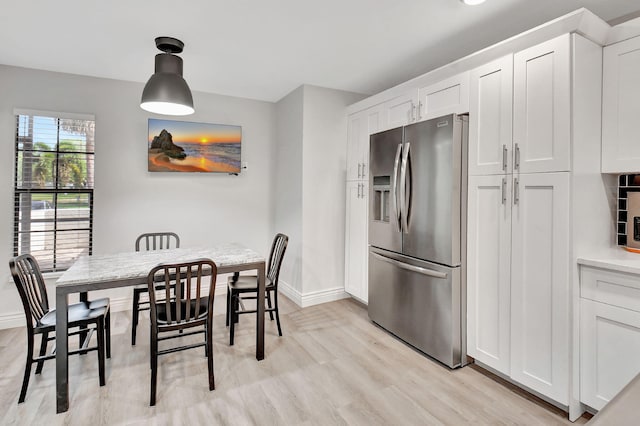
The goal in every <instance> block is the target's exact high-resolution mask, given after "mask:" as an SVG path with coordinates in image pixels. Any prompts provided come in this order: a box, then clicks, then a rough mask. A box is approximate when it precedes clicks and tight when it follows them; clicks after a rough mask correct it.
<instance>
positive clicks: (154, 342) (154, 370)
mask: <svg viewBox="0 0 640 426" xmlns="http://www.w3.org/2000/svg"><path fill="white" fill-rule="evenodd" d="M151 335H152V336H151V395H150V397H149V405H150V406H152V407H153V406H154V405H156V383H157V381H158V336H157V335H156V331H155V330H151Z"/></svg>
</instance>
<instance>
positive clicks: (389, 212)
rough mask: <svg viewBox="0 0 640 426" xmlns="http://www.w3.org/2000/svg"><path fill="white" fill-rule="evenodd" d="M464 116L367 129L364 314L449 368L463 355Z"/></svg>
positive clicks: (464, 350) (465, 138)
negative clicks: (366, 299) (366, 289)
mask: <svg viewBox="0 0 640 426" xmlns="http://www.w3.org/2000/svg"><path fill="white" fill-rule="evenodd" d="M467 134H468V126H467V117H466V116H457V115H454V114H452V115H447V116H443V117H439V118H435V119H433V120H428V121H424V122H420V123H415V124H411V125H408V126H404V127H399V128H396V129H391V130H387V131H384V132H380V133H376V134H374V135H371V144H370V159H369V164H370V173H369V179H370V182H369V188H370V190H369V191H370V193H369V195H370V197H369V200H370V204H369V306H368V311H369V318H370V319H371V320H372V321H374V322H375V323H377V324H378V325H380V326H382V327H383V328H385V329H387V330H388V331H390V332H391V333H393V334H394V335H396V336H397V337H399V338H401V339H402V340H404V341H406V342H407V343H409V344H411V345H412V346H414V347H416V348H417V349H419V350H420V351H422V352H424V353H425V354H427V355H429V356H431V357H433V358H435V359H437V360H438V361H440V362H442V363H443V364H446V365H447V366H449V367H450V368H454V367H459V366H462V365H464V363H465V362H464V360H465V359H466V335H465V331H466V288H465V279H464V277H465V267H464V260H465V250H464V247H465V243H466V241H465V234H466V192H467V162H466V145H467Z"/></svg>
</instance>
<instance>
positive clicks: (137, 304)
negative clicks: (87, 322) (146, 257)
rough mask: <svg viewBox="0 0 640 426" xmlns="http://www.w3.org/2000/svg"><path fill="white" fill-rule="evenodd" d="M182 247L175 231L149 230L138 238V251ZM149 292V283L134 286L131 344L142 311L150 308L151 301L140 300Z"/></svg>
mask: <svg viewBox="0 0 640 426" xmlns="http://www.w3.org/2000/svg"><path fill="white" fill-rule="evenodd" d="M172 248H180V237H178V234H176V233H174V232H149V233H146V234H142V235H140V236H139V237H138V238H136V251H141V250H143V251H151V250H166V249H172ZM147 292H148V288H147V285H146V284H144V285H140V286H136V287H134V288H133V308H132V321H131V345H134V346H135V344H136V330H137V328H138V321H139V319H140V311H148V310H149V301H148V300H140V299H141V296H142V295H143V294H144V293H147Z"/></svg>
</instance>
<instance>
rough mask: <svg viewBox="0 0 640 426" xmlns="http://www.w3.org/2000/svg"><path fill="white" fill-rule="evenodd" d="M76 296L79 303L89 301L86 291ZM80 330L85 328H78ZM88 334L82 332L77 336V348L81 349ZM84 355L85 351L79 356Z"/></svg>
mask: <svg viewBox="0 0 640 426" xmlns="http://www.w3.org/2000/svg"><path fill="white" fill-rule="evenodd" d="M78 296H79V301H80V302H84V303H87V302H88V301H89V293H87V292H86V291H83V292H82V293H80V294H79V295H78ZM80 328H86V327H80ZM88 334H89V333H88V332H87V331H83V332H81V333H80V334H78V348H81V347H82V345H84V341H85V340H87V335H88ZM86 354H87V352H86V351H84V352H80V355H86Z"/></svg>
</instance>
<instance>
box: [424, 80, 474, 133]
mask: <svg viewBox="0 0 640 426" xmlns="http://www.w3.org/2000/svg"><path fill="white" fill-rule="evenodd" d="M418 99H419V101H418V116H417V120H418V121H419V120H429V119H431V118H434V117H440V116H442V115H447V114H462V113H465V112H469V73H468V72H464V73H462V74H458V75H455V76H453V77H451V78H447V79H446V80H442V81H439V82H438V83H435V84H431V85H429V86H425V87H421V88H420V90H419V94H418Z"/></svg>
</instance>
